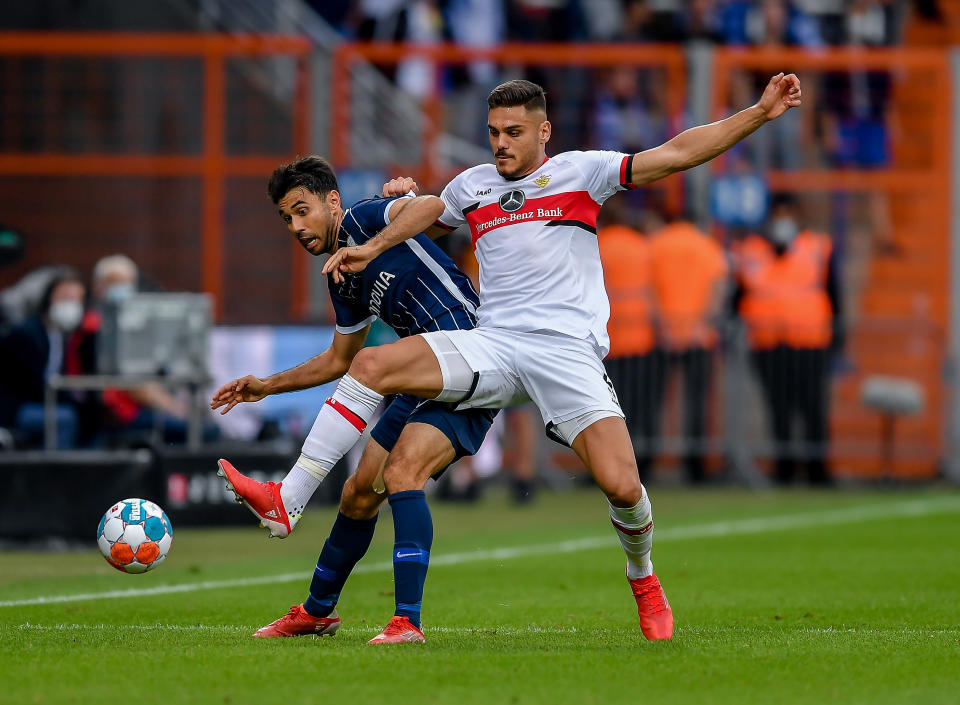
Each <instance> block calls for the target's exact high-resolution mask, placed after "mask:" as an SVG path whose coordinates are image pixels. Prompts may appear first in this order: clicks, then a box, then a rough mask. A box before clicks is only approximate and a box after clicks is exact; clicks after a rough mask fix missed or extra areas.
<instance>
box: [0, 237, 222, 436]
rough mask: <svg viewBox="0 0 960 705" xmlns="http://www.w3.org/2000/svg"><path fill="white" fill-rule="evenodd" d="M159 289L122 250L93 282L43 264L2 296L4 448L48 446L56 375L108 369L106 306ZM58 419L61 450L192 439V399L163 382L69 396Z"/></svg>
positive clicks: (0, 431) (0, 422) (59, 401)
mask: <svg viewBox="0 0 960 705" xmlns="http://www.w3.org/2000/svg"><path fill="white" fill-rule="evenodd" d="M88 280H89V282H90V285H89V291H88V287H87V282H88ZM150 288H152V287H151V285H150V283H149V282H141V279H140V274H139V270H138V268H137V265H136V264H135V263H134V262H133V260H131V259H130V258H129V257H127V256H126V255H122V254H115V255H110V256H107V257H104V258H102V259H100V260H99V261H98V262H97V263H96V265H95V266H94V268H93V271H92V272H91V274H90V276H89V278H88V277H85V276H83V275H81V274H80V273H79V272H77V271H76V270H74V269H71V268H69V267H59V266H50V267H43V268H41V269H38V270H35V271H33V272H31V273H30V274H28V275H27V276H26V277H24V278H23V279H22V280H21V281H20V282H19V283H18V284H16V285H14V286H12V287H10V288H8V289H5V290H4V291H3V292H0V447H7V448H19V449H29V448H40V447H43V446H44V412H45V408H44V391H45V389H46V387H47V383H48V381H49V380H50V378H51V376H53V375H64V376H76V375H96V374H97V373H98V372H101V371H102V368H103V367H102V364H101V363H100V361H99V360H98V357H99V356H100V355H101V354H102V349H101V348H100V346H99V344H98V342H99V338H100V335H101V327H102V325H103V312H104V307H105V306H107V305H109V304H117V303H120V302H122V301H124V300H126V299H128V298H130V297H131V296H133V295H134V294H135V293H136V292H137V291H138V290H140V289H147V290H149V289H150ZM54 413H55V415H56V432H57V437H56V444H57V448H60V449H72V448H111V447H134V446H140V445H147V444H149V443H151V442H153V441H154V440H157V439H155V438H154V436H155V435H159V436H160V437H161V439H162V441H163V442H168V443H183V442H185V440H186V436H187V418H188V407H187V404H186V402H185V400H184V399H182V398H180V397H178V396H176V395H175V394H173V393H171V391H170V390H168V389H167V388H166V387H164V386H162V385H160V384H156V383H150V384H143V385H139V386H135V387H132V388H124V389H119V388H118V389H112V388H107V389H103V390H99V389H97V390H80V391H74V390H60V391H59V392H58V393H57V397H56V405H55V409H54ZM213 434H215V431H213V429H210V430H209V431H207V435H208V436H211V435H213Z"/></svg>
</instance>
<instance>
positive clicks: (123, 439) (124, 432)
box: [76, 254, 188, 445]
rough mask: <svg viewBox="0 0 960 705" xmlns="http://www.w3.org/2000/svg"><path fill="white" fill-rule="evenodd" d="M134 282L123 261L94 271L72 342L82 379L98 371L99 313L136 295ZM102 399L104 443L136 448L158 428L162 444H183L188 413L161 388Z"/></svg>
mask: <svg viewBox="0 0 960 705" xmlns="http://www.w3.org/2000/svg"><path fill="white" fill-rule="evenodd" d="M138 278H139V272H138V269H137V265H136V264H135V263H134V262H133V260H131V259H130V258H129V257H127V256H126V255H120V254H116V255H109V256H107V257H104V258H102V259H101V260H99V261H98V262H97V263H96V265H95V266H94V269H93V286H92V288H93V307H92V308H91V310H90V311H88V312H87V315H86V316H85V317H84V319H83V323H82V324H81V326H80V331H79V332H80V336H79V337H78V340H77V342H76V345H77V350H78V359H79V360H80V367H81V371H82V372H83V373H84V374H96V373H97V372H98V369H99V367H98V364H97V337H98V335H99V332H100V327H101V325H102V311H103V307H104V306H105V305H106V304H107V303H108V302H113V303H117V302H121V301H123V300H125V299H127V298H129V297H131V296H133V295H134V294H135V293H136V292H137V282H138ZM102 396H103V405H104V407H105V410H106V414H105V416H106V418H105V420H104V423H105V431H106V435H107V436H108V438H107V439H106V440H107V442H108V443H116V444H120V445H125V444H130V443H141V442H143V439H144V438H145V437H146V436H147V435H148V434H149V432H151V431H152V430H153V429H154V428H157V427H158V426H159V428H160V429H161V431H162V435H163V439H164V440H165V441H166V442H167V443H183V442H185V441H186V437H187V422H186V419H187V416H188V407H187V405H186V404H184V403H183V402H182V401H180V400H179V399H177V398H176V397H175V396H173V395H172V394H171V393H170V392H169V391H167V389H165V388H164V387H162V386H160V385H157V384H145V385H143V386H142V387H138V388H135V389H129V390H122V389H106V390H104V391H103V395H102ZM157 415H159V416H160V418H159V419H158V418H157ZM158 422H159V423H158Z"/></svg>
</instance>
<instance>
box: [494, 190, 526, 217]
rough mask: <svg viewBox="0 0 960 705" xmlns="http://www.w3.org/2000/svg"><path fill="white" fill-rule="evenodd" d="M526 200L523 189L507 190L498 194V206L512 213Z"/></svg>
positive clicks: (521, 206)
mask: <svg viewBox="0 0 960 705" xmlns="http://www.w3.org/2000/svg"><path fill="white" fill-rule="evenodd" d="M526 200H527V197H526V196H524V195H523V191H507V192H506V193H505V194H503V195H502V196H500V208H501V210H504V211H506V212H507V213H513V212H514V211H518V210H520V209H521V208H523V204H524V203H525V202H526Z"/></svg>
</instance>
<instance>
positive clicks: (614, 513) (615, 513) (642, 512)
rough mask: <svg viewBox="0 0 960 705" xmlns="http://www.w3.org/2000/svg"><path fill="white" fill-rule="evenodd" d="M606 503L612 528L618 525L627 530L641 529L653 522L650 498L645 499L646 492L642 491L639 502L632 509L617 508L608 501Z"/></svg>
mask: <svg viewBox="0 0 960 705" xmlns="http://www.w3.org/2000/svg"><path fill="white" fill-rule="evenodd" d="M607 503H608V504H610V519H611V520H612V521H613V523H614V526H616V525H617V524H620V525H622V526H625V527H627V528H628V529H641V528H643V527H645V526H647V525H648V524H650V522H652V521H653V511H652V508H651V506H650V498H649V497H647V493H646V491H644V493H643V497H641V498H640V501H639V502H637V503H636V504H635V505H633V506H632V507H617V506H614V505H613V504H612V503H610V501H609V500H607Z"/></svg>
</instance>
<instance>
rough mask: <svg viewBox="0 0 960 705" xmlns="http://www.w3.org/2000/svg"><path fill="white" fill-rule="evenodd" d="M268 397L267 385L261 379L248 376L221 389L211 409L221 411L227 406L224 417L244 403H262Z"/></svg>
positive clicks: (214, 396)
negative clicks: (221, 408)
mask: <svg viewBox="0 0 960 705" xmlns="http://www.w3.org/2000/svg"><path fill="white" fill-rule="evenodd" d="M266 396H268V393H267V385H266V384H265V383H264V381H263V380H262V379H260V378H259V377H254V376H253V375H247V376H246V377H240V378H239V379H235V380H233V381H232V382H227V383H226V384H225V385H223V386H222V387H220V389H218V390H217V391H216V392H215V393H214V395H213V399H211V400H210V408H211V409H219V408H220V407H221V406H226V408H225V409H224V410H223V411H221V412H220V414H221V415H223V414H225V413H227V412H228V411H230V409H232V408H233V407H235V406H236V405H237V404H239V403H240V402H242V401H249V402H254V401H260V400H261V399H263V398H264V397H266Z"/></svg>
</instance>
